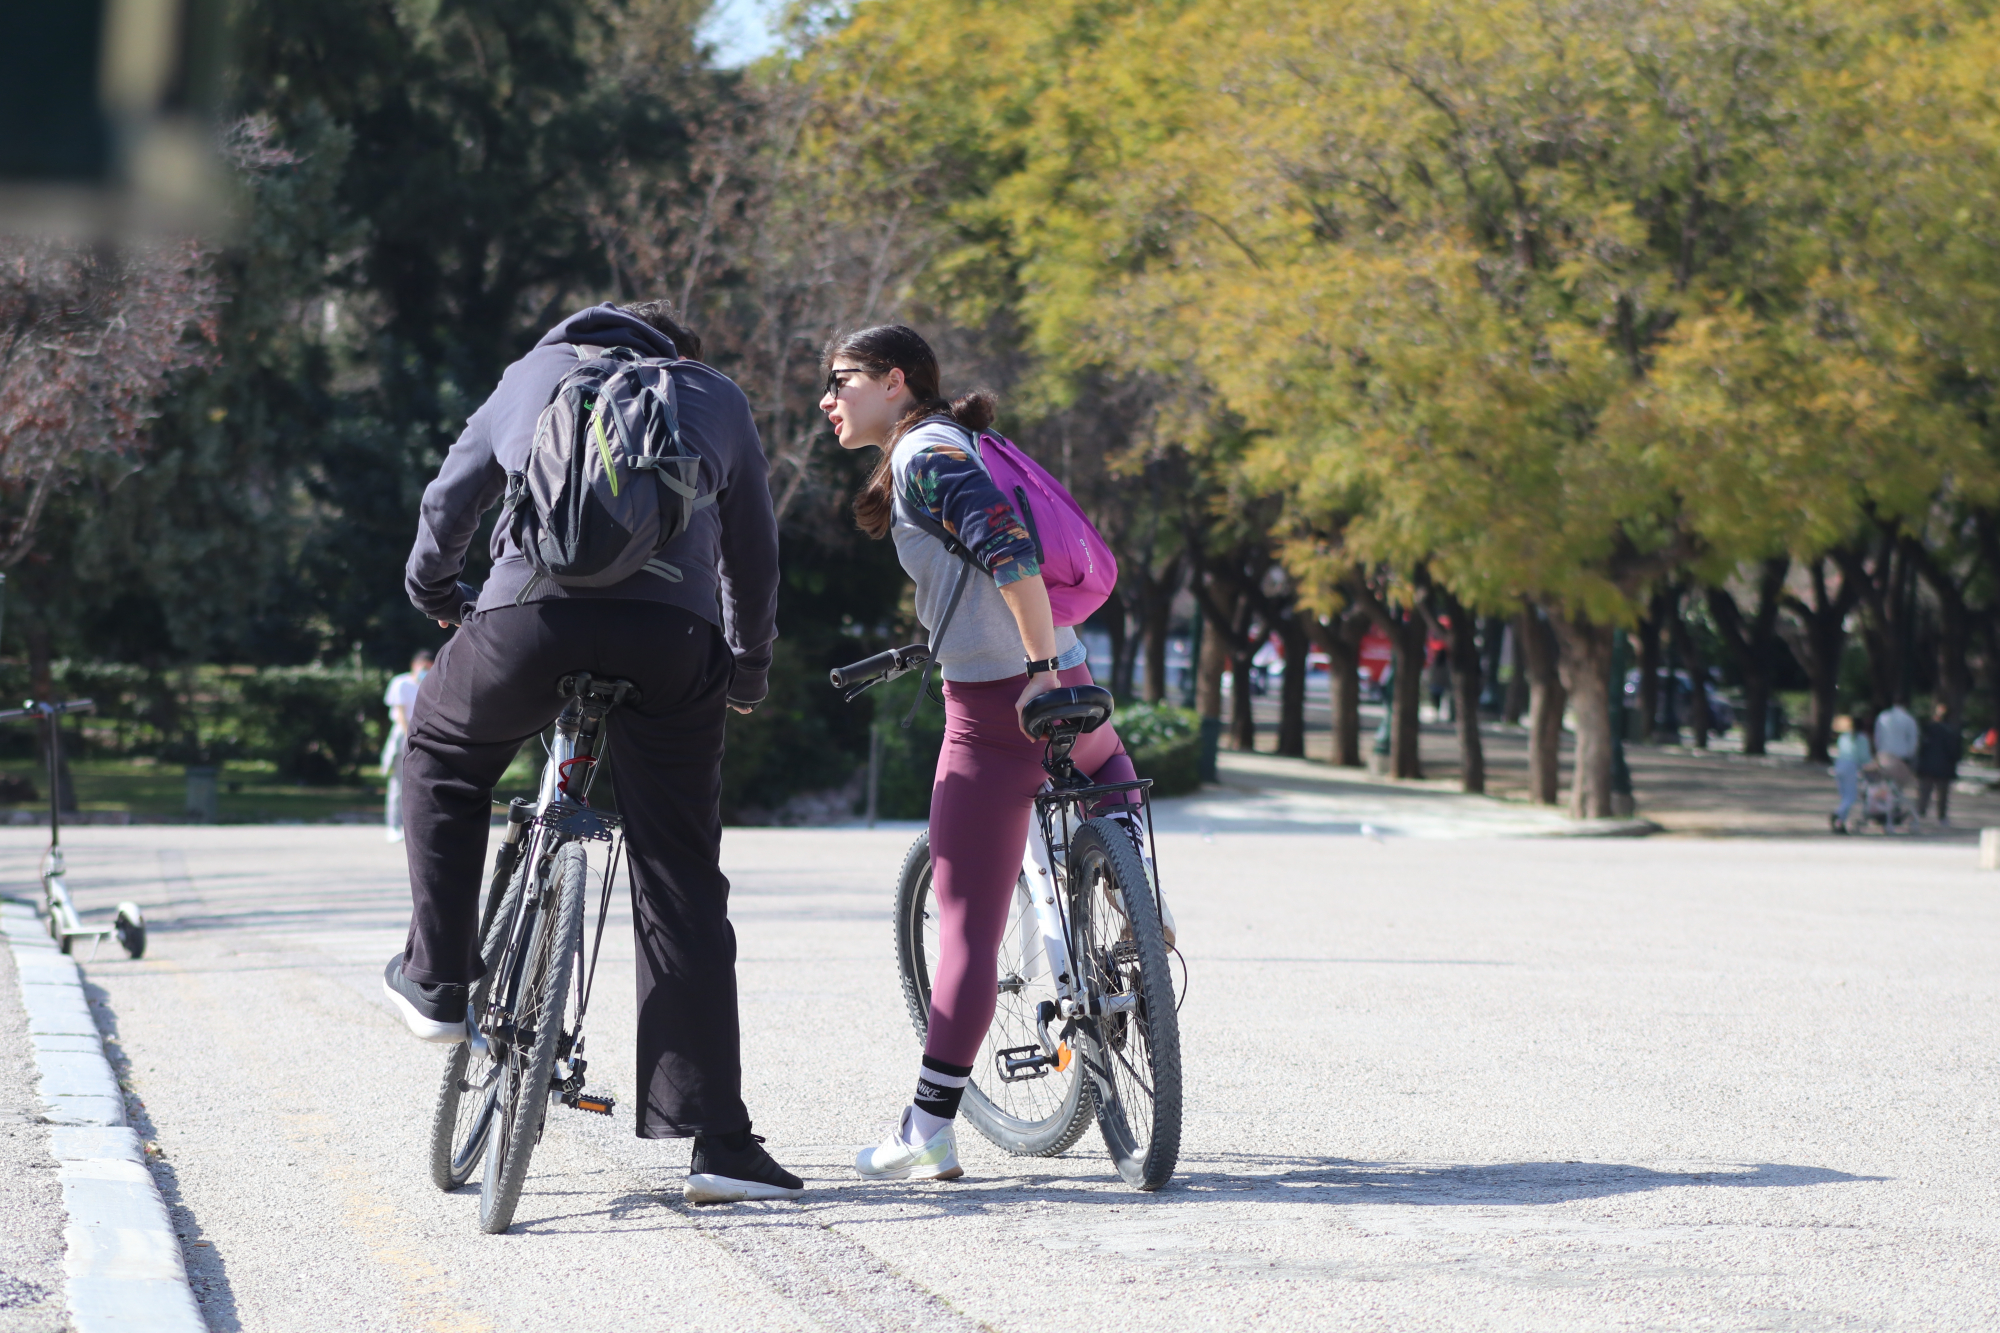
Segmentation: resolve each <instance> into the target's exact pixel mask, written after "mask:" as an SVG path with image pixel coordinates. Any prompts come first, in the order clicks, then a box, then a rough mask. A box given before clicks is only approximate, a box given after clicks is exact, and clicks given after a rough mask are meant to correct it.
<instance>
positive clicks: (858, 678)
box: [826, 648, 898, 690]
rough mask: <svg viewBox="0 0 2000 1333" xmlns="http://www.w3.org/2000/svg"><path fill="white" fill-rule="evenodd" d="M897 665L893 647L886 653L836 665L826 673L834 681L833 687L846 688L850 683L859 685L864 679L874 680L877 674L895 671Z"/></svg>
mask: <svg viewBox="0 0 2000 1333" xmlns="http://www.w3.org/2000/svg"><path fill="white" fill-rule="evenodd" d="M897 666H898V663H897V661H896V650H895V649H893V648H892V649H890V650H889V651H888V652H886V653H877V654H875V655H874V656H873V657H864V658H862V659H861V660H860V661H859V662H855V663H853V664H852V665H849V666H844V667H835V668H834V669H833V670H831V671H829V672H827V673H826V678H827V679H828V680H829V681H831V682H833V688H835V689H836V690H844V689H846V688H847V687H848V686H850V685H859V684H861V683H862V682H863V681H868V680H873V679H875V677H877V676H881V675H886V674H888V673H889V672H891V671H894V670H895V669H896V667H897Z"/></svg>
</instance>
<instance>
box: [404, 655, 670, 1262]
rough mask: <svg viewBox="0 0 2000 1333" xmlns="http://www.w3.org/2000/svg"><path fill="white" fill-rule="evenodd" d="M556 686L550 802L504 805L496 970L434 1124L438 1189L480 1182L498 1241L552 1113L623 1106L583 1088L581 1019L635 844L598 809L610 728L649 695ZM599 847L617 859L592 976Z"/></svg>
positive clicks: (441, 1094)
mask: <svg viewBox="0 0 2000 1333" xmlns="http://www.w3.org/2000/svg"><path fill="white" fill-rule="evenodd" d="M557 688H558V690H559V691H560V692H561V694H562V696H563V697H564V698H566V699H568V700H569V702H568V703H567V704H566V705H565V706H564V707H563V711H562V714H561V715H560V716H559V717H558V718H557V719H556V725H555V739H554V741H553V743H552V744H550V745H549V747H548V762H547V763H546V764H545V765H544V766H543V768H542V785H541V791H540V794H539V795H538V796H537V797H536V799H534V800H532V801H531V800H527V799H525V798H521V799H516V800H515V801H513V802H512V803H511V804H509V806H508V808H507V832H506V835H505V837H504V838H503V839H502V841H501V843H500V849H499V851H498V852H497V853H496V854H495V855H494V858H493V874H492V877H491V879H490V880H489V882H488V885H487V890H486V902H485V907H484V909H483V911H482V913H481V918H480V957H481V959H482V960H483V961H484V963H485V964H486V971H485V974H484V975H483V976H482V977H481V978H480V979H479V981H478V982H477V983H476V984H475V985H474V986H473V988H472V994H471V997H470V1012H469V1014H468V1022H467V1031H468V1033H469V1034H470V1039H469V1040H467V1041H465V1042H462V1043H460V1044H458V1045H456V1046H453V1047H452V1049H451V1055H450V1057H449V1058H448V1059H447V1060H446V1062H445V1070H444V1082H443V1084H442V1086H441V1087H440V1088H439V1089H438V1101H437V1111H436V1114H435V1115H434V1116H433V1118H432V1121H431V1162H430V1166H431V1180H432V1182H433V1183H435V1184H436V1185H437V1187H438V1188H439V1189H441V1190H447V1191H449V1190H455V1189H457V1188H458V1187H459V1186H461V1185H464V1184H465V1183H466V1182H467V1181H469V1180H471V1179H472V1176H473V1173H474V1172H480V1173H481V1180H480V1185H479V1225H480V1228H481V1229H482V1230H485V1231H488V1232H501V1231H505V1230H506V1229H507V1227H508V1225H509V1224H510V1223H511V1222H512V1221H513V1220H514V1209H515V1207H516V1206H517V1205H518V1204H519V1203H520V1200H521V1187H522V1185H523V1184H525V1183H526V1181H527V1178H528V1162H529V1159H530V1158H532V1157H533V1156H534V1152H535V1145H536V1144H538V1143H539V1142H541V1137H542V1128H543V1122H544V1117H545V1116H546V1114H547V1112H548V1106H549V1103H550V1102H551V1101H560V1102H561V1103H562V1104H563V1105H564V1106H568V1107H572V1108H574V1109H576V1110H579V1111H590V1112H593V1113H595V1114H598V1115H610V1114H611V1113H612V1110H613V1109H614V1105H615V1103H614V1099H613V1098H612V1097H611V1096H610V1095H609V1094H605V1093H588V1092H585V1091H584V1071H585V1069H586V1067H587V1061H586V1060H585V1059H584V1053H583V1049H584V1046H583V1019H584V1014H585V1013H586V1012H587V1011H588V1009H589V1007H590V989H591V983H592V981H593V980H594V979H595V978H596V975H597V957H598V954H599V952H600V951H601V950H602V949H603V947H604V922H605V918H606V917H607V915H608V914H609V912H610V908H611V882H612V879H613V877H614V876H615V874H616V873H617V870H618V865H619V861H620V859H621V858H622V856H623V854H624V850H625V843H624V835H623V832H622V829H621V827H620V820H619V817H618V816H617V815H616V814H614V813H612V812H610V811H607V810H600V809H597V808H596V807H594V806H592V805H591V804H590V788H591V783H592V781H593V780H594V779H595V777H596V773H597V765H598V762H599V761H600V760H601V759H602V758H603V757H604V755H605V753H606V752H607V747H608V744H609V741H608V738H607V736H606V735H605V729H604V720H605V718H606V717H607V716H608V715H609V714H610V713H611V710H612V709H614V708H616V707H618V706H619V705H621V704H627V703H637V702H638V700H639V691H638V688H637V687H636V686H634V685H633V684H631V683H630V682H629V681H623V680H608V679H595V678H593V677H592V676H591V675H590V674H589V673H587V672H577V673H576V674H574V675H570V676H565V677H563V679H562V681H561V682H560V683H559V685H558V686H557ZM592 842H605V843H609V844H610V849H609V854H608V855H607V857H606V859H605V863H604V877H603V883H602V892H601V894H600V896H599V899H598V906H597V931H596V937H595V942H594V943H593V944H592V946H591V951H590V959H589V965H588V966H587V967H586V966H585V965H584V958H583V927H584V920H583V917H584V893H585V889H586V888H587V887H588V881H589V878H590V857H589V852H588V850H587V848H588V845H589V844H590V843H592Z"/></svg>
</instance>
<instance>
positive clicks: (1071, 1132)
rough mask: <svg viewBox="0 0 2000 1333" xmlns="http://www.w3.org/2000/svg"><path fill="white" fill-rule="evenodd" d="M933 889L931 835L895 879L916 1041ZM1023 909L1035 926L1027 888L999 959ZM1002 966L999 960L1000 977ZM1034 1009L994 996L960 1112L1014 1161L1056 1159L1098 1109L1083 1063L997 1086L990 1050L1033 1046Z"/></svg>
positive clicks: (929, 956)
mask: <svg viewBox="0 0 2000 1333" xmlns="http://www.w3.org/2000/svg"><path fill="white" fill-rule="evenodd" d="M930 887H931V854H930V835H929V834H928V833H925V834H919V835H918V837H917V840H916V842H914V843H912V844H911V846H910V850H909V853H908V854H907V855H905V856H904V858H903V867H902V870H901V872H900V873H899V874H898V875H897V877H896V921H895V933H896V967H897V971H898V972H899V973H900V974H901V976H902V981H903V1003H904V1004H905V1006H906V1007H907V1008H908V1009H909V1014H910V1022H911V1023H912V1025H914V1026H915V1028H916V1030H917V1038H918V1040H920V1041H921V1040H922V1039H923V1038H924V1036H925V1035H926V1034H927V1033H928V1032H929V1031H930V1000H931V986H930V978H931V967H932V963H933V960H934V959H935V956H936V955H935V943H934V942H933V943H931V944H930V945H929V947H927V946H926V939H927V936H926V932H925V923H926V920H927V919H928V912H929V908H930ZM1024 908H1025V910H1026V911H1027V913H1028V920H1029V924H1030V925H1031V926H1032V924H1033V908H1032V907H1026V886H1025V883H1023V884H1022V885H1021V886H1020V887H1019V888H1017V890H1016V894H1015V909H1014V912H1013V913H1012V914H1010V916H1009V919H1008V930H1007V935H1006V938H1005V940H1003V942H1002V944H1001V953H1002V958H1003V960H1005V959H1006V958H1007V957H1008V954H1009V952H1010V950H1011V949H1012V948H1013V946H1014V945H1015V943H1016V941H1017V940H1018V939H1019V938H1020V930H1021V921H1020V912H1021V911H1022V910H1023V909H1024ZM1005 967H1006V963H1005V962H1004V961H1003V964H1002V969H1003V974H1004V972H1005ZM1050 994H1051V995H1053V991H1051V992H1050ZM1033 1003H1034V1002H1033V1000H1031V999H1027V998H1025V994H1024V992H1022V991H1015V992H1011V993H1010V992H1003V993H1002V994H1001V995H1000V996H999V1000H998V1003H997V1004H996V1005H995V1007H994V1014H993V1023H992V1024H991V1026H990V1027H989V1028H988V1031H987V1035H986V1037H985V1039H984V1040H983V1041H982V1042H981V1043H980V1048H979V1054H978V1056H977V1057H975V1063H974V1065H973V1071H972V1078H971V1080H970V1081H969V1082H968V1083H967V1084H966V1088H965V1100H964V1102H963V1103H962V1104H961V1106H960V1110H962V1111H963V1112H964V1114H965V1118H966V1119H967V1120H968V1121H970V1122H971V1123H972V1127H973V1128H974V1129H977V1130H978V1131H979V1132H980V1133H981V1134H983V1135H985V1136H986V1138H987V1139H989V1140H991V1141H992V1142H993V1144H994V1145H995V1146H997V1147H1000V1148H1003V1149H1005V1150H1006V1151H1007V1152H1010V1153H1012V1154H1014V1155H1015V1156H1017V1157H1053V1156H1055V1155H1056V1154H1058V1153H1061V1152H1064V1151H1066V1150H1067V1149H1068V1148H1069V1147H1071V1146H1072V1145H1073V1144H1074V1143H1075V1142H1076V1141H1077V1140H1078V1139H1079V1138H1081V1137H1083V1132H1084V1131H1085V1130H1086V1129H1088V1128H1090V1122H1091V1115H1092V1112H1093V1111H1094V1110H1095V1109H1096V1103H1095V1100H1094V1098H1093V1096H1092V1088H1091V1083H1090V1080H1088V1079H1086V1078H1084V1077H1083V1076H1082V1063H1083V1062H1082V1061H1081V1060H1075V1059H1072V1060H1071V1061H1070V1065H1069V1068H1068V1069H1066V1070H1061V1071H1055V1070H1051V1071H1050V1072H1049V1073H1047V1074H1045V1075H1043V1076H1042V1078H1040V1079H1035V1080H1024V1081H1022V1082H1017V1083H1005V1082H1003V1081H1001V1079H1000V1077H999V1065H998V1064H997V1061H996V1056H995V1052H996V1051H997V1050H999V1049H1000V1048H1002V1047H1013V1046H1029V1045H1033V1044H1034V1042H1035V1038H1034V1014H1033ZM1023 1112H1025V1113H1026V1114H1022V1113H1023Z"/></svg>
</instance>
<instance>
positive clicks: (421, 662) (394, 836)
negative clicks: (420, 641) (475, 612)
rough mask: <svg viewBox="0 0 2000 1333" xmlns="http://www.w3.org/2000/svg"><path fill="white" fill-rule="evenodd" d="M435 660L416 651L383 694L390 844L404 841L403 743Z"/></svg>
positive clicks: (384, 810) (386, 817)
mask: <svg viewBox="0 0 2000 1333" xmlns="http://www.w3.org/2000/svg"><path fill="white" fill-rule="evenodd" d="M435 660H436V659H435V658H433V657H432V655H431V650H430V649H428V648H419V649H417V653H416V656H414V657H412V658H411V659H410V669H409V670H408V671H405V672H404V673H403V674H402V675H400V676H397V677H396V678H395V679H393V680H391V681H390V682H389V688H388V689H387V690H384V691H383V692H382V702H383V703H385V704H387V705H389V739H388V740H386V741H384V742H383V743H382V772H383V774H384V775H385V776H386V777H387V778H388V779H389V791H388V795H387V796H386V797H385V798H384V801H383V807H382V819H383V822H384V823H385V824H387V825H388V827H389V841H390V842H401V841H402V840H403V742H404V741H405V740H407V739H409V735H410V709H411V708H412V707H414V706H415V705H416V702H417V686H418V685H420V684H422V683H423V679H424V676H425V675H426V674H427V673H428V672H429V671H430V669H431V663H432V662H433V661H435Z"/></svg>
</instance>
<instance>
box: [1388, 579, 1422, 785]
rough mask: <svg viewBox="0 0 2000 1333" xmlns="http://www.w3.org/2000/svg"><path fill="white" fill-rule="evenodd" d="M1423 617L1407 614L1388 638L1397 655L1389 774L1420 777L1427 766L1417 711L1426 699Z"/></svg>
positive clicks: (1399, 776) (1398, 776)
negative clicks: (1420, 747) (1420, 743)
mask: <svg viewBox="0 0 2000 1333" xmlns="http://www.w3.org/2000/svg"><path fill="white" fill-rule="evenodd" d="M1426 637H1428V636H1427V635H1426V634H1425V633H1424V621H1423V617H1421V616H1415V615H1406V616H1405V617H1404V619H1403V622H1402V623H1401V624H1400V625H1398V626H1396V627H1395V628H1394V629H1393V630H1392V631H1391V632H1390V635H1389V642H1390V644H1391V646H1392V648H1393V650H1394V653H1395V667H1394V670H1395V672H1396V688H1395V695H1394V698H1393V699H1392V700H1391V707H1393V708H1394V709H1395V712H1393V713H1392V714H1390V721H1389V775H1390V776H1391V777H1397V778H1421V777H1422V776H1423V775H1424V764H1423V758H1422V755H1421V752H1420V751H1419V749H1418V742H1419V740H1420V739H1421V738H1422V735H1423V732H1422V730H1421V725H1420V723H1419V720H1418V716H1417V710H1418V708H1419V707H1420V706H1421V705H1422V703H1423V698H1424V640H1425V639H1426Z"/></svg>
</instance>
